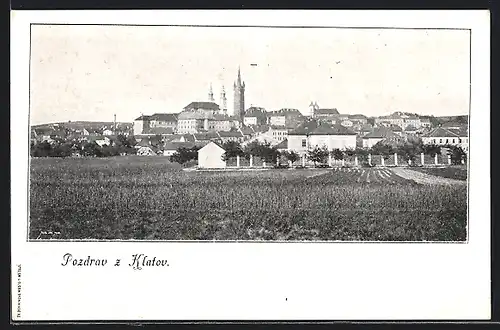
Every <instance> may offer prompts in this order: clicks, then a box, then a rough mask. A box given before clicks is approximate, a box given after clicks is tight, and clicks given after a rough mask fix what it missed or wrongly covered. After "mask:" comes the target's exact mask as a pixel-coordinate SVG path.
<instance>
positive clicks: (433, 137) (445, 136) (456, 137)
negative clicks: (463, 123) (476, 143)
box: [422, 127, 469, 151]
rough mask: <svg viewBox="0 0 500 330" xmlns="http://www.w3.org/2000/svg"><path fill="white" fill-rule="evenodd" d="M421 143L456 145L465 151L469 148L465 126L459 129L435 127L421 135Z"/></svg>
mask: <svg viewBox="0 0 500 330" xmlns="http://www.w3.org/2000/svg"><path fill="white" fill-rule="evenodd" d="M422 143H423V144H427V145H429V144H434V145H438V146H446V145H452V146H458V147H461V148H462V149H463V150H465V151H467V150H469V134H468V130H467V128H466V127H461V128H459V129H446V128H443V127H437V128H435V129H433V130H432V131H430V132H428V133H426V134H423V135H422Z"/></svg>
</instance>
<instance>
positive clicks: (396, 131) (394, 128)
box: [389, 125, 403, 136]
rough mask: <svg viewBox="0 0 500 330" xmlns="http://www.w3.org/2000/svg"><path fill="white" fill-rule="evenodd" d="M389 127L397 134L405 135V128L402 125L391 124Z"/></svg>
mask: <svg viewBox="0 0 500 330" xmlns="http://www.w3.org/2000/svg"><path fill="white" fill-rule="evenodd" d="M389 129H390V130H391V131H393V132H394V133H395V134H397V135H399V136H402V135H403V129H402V128H401V126H398V125H390V126H389Z"/></svg>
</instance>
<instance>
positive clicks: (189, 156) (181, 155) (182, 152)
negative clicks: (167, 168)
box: [170, 146, 200, 164]
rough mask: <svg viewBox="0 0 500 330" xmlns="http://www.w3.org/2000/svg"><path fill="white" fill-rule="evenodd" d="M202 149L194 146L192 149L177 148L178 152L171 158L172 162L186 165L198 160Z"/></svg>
mask: <svg viewBox="0 0 500 330" xmlns="http://www.w3.org/2000/svg"><path fill="white" fill-rule="evenodd" d="M199 149H200V147H197V146H194V147H192V148H185V147H181V148H177V150H176V152H175V153H174V154H173V155H172V156H170V161H171V162H175V163H179V164H184V163H187V162H189V161H191V160H195V159H197V158H198V150H199Z"/></svg>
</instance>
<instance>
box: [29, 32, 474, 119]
mask: <svg viewBox="0 0 500 330" xmlns="http://www.w3.org/2000/svg"><path fill="white" fill-rule="evenodd" d="M304 30H305V31H304ZM312 30H314V31H312ZM200 31H203V32H202V33H200ZM311 31H312V33H311ZM332 31H334V32H332ZM327 32H329V33H327ZM242 34H243V37H242ZM245 36H246V37H245ZM249 36H251V37H254V38H249ZM304 43H306V45H303V44H304ZM200 50H207V51H200ZM285 59H286V60H285ZM31 61H32V66H31V70H32V72H31V77H30V78H31V91H30V97H31V100H30V101H31V102H30V103H31V109H30V110H31V124H34V125H37V124H42V123H50V122H67V121H68V120H71V121H112V120H113V115H114V114H116V115H117V121H118V122H131V121H133V120H134V119H135V118H136V117H138V116H140V115H141V114H142V113H143V114H153V113H178V112H181V111H182V109H183V107H185V106H186V105H187V104H189V103H190V102H192V101H208V92H209V88H210V85H212V87H213V92H214V99H215V100H214V101H215V103H217V104H219V103H220V102H219V98H220V89H221V88H222V85H223V86H224V87H225V91H226V95H227V104H228V110H229V113H230V114H232V113H233V109H232V104H233V83H234V81H235V80H236V77H237V70H238V67H240V68H241V76H242V80H243V81H244V82H245V84H246V91H245V109H247V108H249V107H250V106H258V107H263V108H265V109H266V110H268V111H273V110H279V109H280V108H295V109H298V110H299V111H300V112H301V113H302V114H303V115H307V114H308V111H309V110H308V106H309V104H310V102H311V101H313V102H317V103H318V104H319V105H320V107H324V108H337V109H338V111H339V112H340V113H345V114H358V113H359V114H363V115H366V116H368V117H377V116H383V115H388V114H391V113H393V112H396V111H401V112H409V113H418V114H420V115H424V116H425V115H434V116H456V115H468V112H469V87H470V86H469V85H470V84H469V79H470V73H469V34H468V32H467V31H457V30H453V31H451V30H418V31H417V30H415V31H414V30H382V29H380V30H379V29H371V30H367V29H359V30H349V29H331V30H330V29H316V28H314V29H265V28H206V27H203V28H199V27H198V28H197V27H190V28H187V27H184V28H180V27H175V28H174V27H141V28H137V27H133V28H131V27H126V26H120V27H116V26H34V27H32V58H31ZM311 82H312V83H311Z"/></svg>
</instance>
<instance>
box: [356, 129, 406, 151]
mask: <svg viewBox="0 0 500 330" xmlns="http://www.w3.org/2000/svg"><path fill="white" fill-rule="evenodd" d="M399 137H400V135H398V134H396V133H394V132H393V131H391V130H390V129H389V128H387V127H384V126H379V127H375V128H374V129H373V130H372V131H371V132H369V133H367V134H366V135H364V136H363V138H362V139H363V148H372V147H373V146H374V145H376V144H377V143H378V142H380V141H382V140H385V139H388V138H399Z"/></svg>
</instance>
